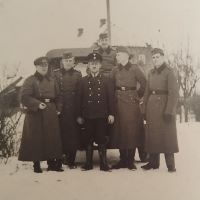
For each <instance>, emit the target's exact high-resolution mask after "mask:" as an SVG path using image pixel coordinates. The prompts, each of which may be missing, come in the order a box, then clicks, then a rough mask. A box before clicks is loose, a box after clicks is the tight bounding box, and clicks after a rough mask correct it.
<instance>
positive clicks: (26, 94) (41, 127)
mask: <svg viewBox="0 0 200 200" xmlns="http://www.w3.org/2000/svg"><path fill="white" fill-rule="evenodd" d="M21 102H22V104H23V105H24V106H26V107H27V109H26V114H25V120H24V126H23V133H22V141H21V146H20V150H19V160H21V161H43V160H49V159H54V158H60V157H61V156H62V148H61V147H62V144H61V138H60V130H59V122H58V116H57V113H56V111H60V110H61V101H60V93H59V87H58V85H57V84H56V82H55V81H54V79H53V78H51V77H47V76H46V77H42V76H41V75H40V74H39V73H37V72H36V73H35V75H33V76H30V77H28V78H27V79H26V80H25V82H24V84H23V87H22V91H21ZM41 102H44V103H45V104H46V105H47V107H46V108H45V109H44V110H40V109H39V108H38V106H39V104H40V103H41Z"/></svg>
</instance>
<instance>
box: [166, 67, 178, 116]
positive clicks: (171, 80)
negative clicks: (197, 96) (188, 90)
mask: <svg viewBox="0 0 200 200" xmlns="http://www.w3.org/2000/svg"><path fill="white" fill-rule="evenodd" d="M167 82H168V83H167V87H168V99H167V106H166V109H165V114H171V115H175V114H176V106H177V102H178V95H179V94H178V83H177V78H176V76H175V73H174V71H173V70H171V71H170V73H169V74H168V79H167Z"/></svg>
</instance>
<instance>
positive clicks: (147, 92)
mask: <svg viewBox="0 0 200 200" xmlns="http://www.w3.org/2000/svg"><path fill="white" fill-rule="evenodd" d="M149 76H150V75H148V78H147V82H146V88H145V92H144V98H143V99H144V100H143V103H142V106H141V112H142V113H143V114H145V113H146V105H147V102H148V99H149V94H150V88H149Z"/></svg>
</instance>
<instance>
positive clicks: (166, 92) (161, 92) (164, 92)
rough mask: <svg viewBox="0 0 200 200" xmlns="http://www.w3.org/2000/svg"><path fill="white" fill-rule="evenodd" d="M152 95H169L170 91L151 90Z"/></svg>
mask: <svg viewBox="0 0 200 200" xmlns="http://www.w3.org/2000/svg"><path fill="white" fill-rule="evenodd" d="M150 94H151V95H167V94H168V91H166V90H151V91H150Z"/></svg>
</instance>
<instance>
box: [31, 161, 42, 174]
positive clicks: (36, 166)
mask: <svg viewBox="0 0 200 200" xmlns="http://www.w3.org/2000/svg"><path fill="white" fill-rule="evenodd" d="M33 168H34V172H35V173H42V169H41V166H40V162H39V161H36V162H33Z"/></svg>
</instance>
